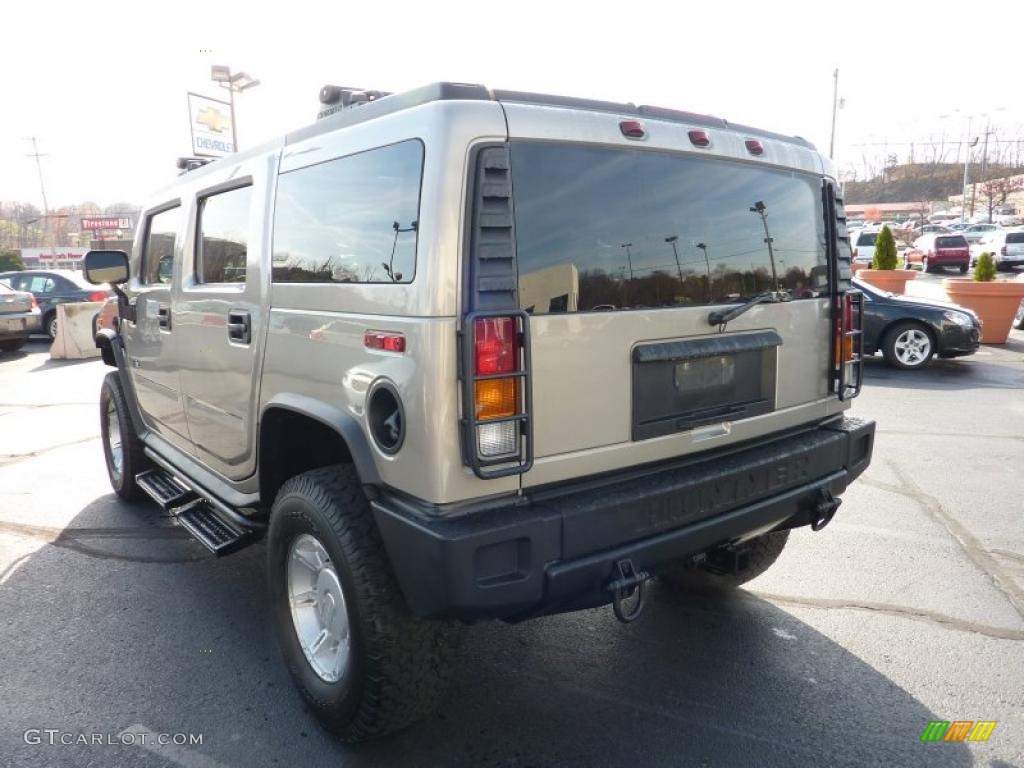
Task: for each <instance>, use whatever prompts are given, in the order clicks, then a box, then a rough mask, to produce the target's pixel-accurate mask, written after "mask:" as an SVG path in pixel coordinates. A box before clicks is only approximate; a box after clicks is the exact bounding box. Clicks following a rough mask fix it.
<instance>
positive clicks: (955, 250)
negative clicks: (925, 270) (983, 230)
mask: <svg viewBox="0 0 1024 768" xmlns="http://www.w3.org/2000/svg"><path fill="white" fill-rule="evenodd" d="M970 255H971V252H970V247H969V246H968V245H967V238H965V237H964V236H963V235H940V236H939V237H936V238H935V259H936V260H937V261H964V262H966V261H967V260H968V259H969V258H970Z"/></svg>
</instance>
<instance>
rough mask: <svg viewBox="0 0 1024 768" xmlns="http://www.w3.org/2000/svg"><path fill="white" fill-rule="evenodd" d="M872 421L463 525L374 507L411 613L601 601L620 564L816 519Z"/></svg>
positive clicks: (540, 501) (650, 565) (654, 564)
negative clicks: (826, 494)
mask: <svg viewBox="0 0 1024 768" xmlns="http://www.w3.org/2000/svg"><path fill="white" fill-rule="evenodd" d="M874 432H875V424H874V422H871V421H865V420H862V419H856V418H850V417H847V418H838V419H834V420H832V421H830V422H826V423H823V424H821V425H819V426H817V427H814V428H811V429H808V430H805V431H803V432H800V433H798V434H789V435H784V436H781V437H780V436H773V437H772V438H769V439H767V440H763V441H761V442H759V443H756V444H754V445H750V446H747V447H746V448H745V449H744V450H741V451H735V452H731V453H728V454H726V455H720V456H713V457H710V458H707V459H705V460H703V461H691V462H689V463H687V464H684V465H682V466H680V465H678V463H677V464H670V465H668V466H666V467H663V468H657V467H654V468H648V469H647V470H646V471H644V472H643V473H641V474H639V475H638V474H637V473H636V471H635V470H628V471H624V472H623V473H622V476H621V479H616V478H615V477H611V478H608V477H605V478H602V481H601V482H600V483H599V484H597V485H594V484H593V483H592V482H590V483H588V482H587V481H584V482H583V483H582V484H580V485H576V486H566V487H564V488H561V489H558V490H559V491H561V492H560V493H557V494H555V493H543V494H537V496H536V497H535V498H533V499H527V500H525V501H524V500H520V501H519V503H517V504H515V505H514V506H512V505H510V506H508V507H505V508H500V509H492V510H488V511H486V512H481V513H478V514H471V515H465V516H462V517H457V518H434V519H429V518H425V517H422V516H417V515H415V514H413V513H411V511H410V510H409V508H408V507H406V506H403V505H402V504H398V503H392V501H391V500H390V499H388V498H387V497H386V496H384V497H381V498H379V499H377V500H375V501H373V502H372V506H373V510H374V514H375V517H376V521H377V525H378V527H379V529H380V533H381V536H382V538H383V540H384V544H385V547H386V549H387V551H388V555H389V558H390V560H391V563H392V566H393V568H394V570H395V573H396V575H397V577H398V581H399V584H400V586H401V588H402V591H403V593H404V595H405V597H406V600H407V601H408V603H409V605H410V607H411V608H412V609H413V611H414V612H416V613H417V614H419V615H421V616H437V617H441V616H444V617H451V618H460V619H475V618H488V617H493V618H502V619H506V620H518V619H522V618H527V617H530V616H535V615H541V614H546V613H557V612H561V611H568V610H575V609H577V608H584V607H590V606H594V605H601V604H603V603H606V602H608V594H609V593H608V592H607V591H606V590H605V589H604V586H605V583H606V582H607V580H608V578H609V575H610V574H611V571H612V568H613V566H614V563H615V562H616V561H618V560H621V559H623V558H627V557H628V558H632V559H633V561H634V563H636V565H637V567H638V568H642V569H645V570H649V571H656V570H657V569H658V568H659V567H661V566H664V565H666V564H668V563H669V562H671V561H673V560H676V559H679V558H682V557H687V556H690V555H693V554H697V553H699V552H702V551H704V550H707V549H709V548H711V547H713V546H715V545H718V544H722V543H725V542H730V541H738V540H742V539H744V538H750V537H751V536H756V535H759V534H761V533H765V532H767V531H770V530H774V529H783V528H792V527H797V526H801V525H807V524H808V523H810V522H811V518H812V514H813V512H812V511H813V509H814V506H815V505H816V504H817V503H818V501H819V500H820V499H821V498H822V494H823V492H825V491H828V492H829V493H831V494H832V495H834V496H838V495H839V494H841V493H842V492H843V491H844V490H845V489H846V487H847V485H848V484H849V483H850V482H851V481H852V480H853V479H854V478H855V477H857V476H858V475H859V474H860V473H861V472H863V471H864V469H865V468H866V467H867V466H868V464H869V463H870V461H871V453H872V449H873V442H874Z"/></svg>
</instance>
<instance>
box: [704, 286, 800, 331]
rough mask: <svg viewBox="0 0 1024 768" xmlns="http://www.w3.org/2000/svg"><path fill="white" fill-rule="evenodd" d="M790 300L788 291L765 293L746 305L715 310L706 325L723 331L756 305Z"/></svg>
mask: <svg viewBox="0 0 1024 768" xmlns="http://www.w3.org/2000/svg"><path fill="white" fill-rule="evenodd" d="M790 298H792V297H791V296H790V295H789V291H765V292H764V293H759V294H758V295H757V296H755V297H754V298H752V299H750V300H749V301H748V302H747V303H746V304H740V305H739V306H738V307H733V308H732V309H725V310H723V309H716V310H715V311H714V312H712V313H711V314H709V315H708V325H719V326H722V329H723V330H724V328H725V326H726V325H727V324H728V323H729V321H731V320H735V319H736V318H737V317H739V316H740V315H742V314H743V313H744V312H746V311H747V310H748V309H751V308H753V307H756V306H757V305H758V304H776V303H778V302H780V301H789V300H790Z"/></svg>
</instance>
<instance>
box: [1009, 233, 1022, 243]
mask: <svg viewBox="0 0 1024 768" xmlns="http://www.w3.org/2000/svg"><path fill="white" fill-rule="evenodd" d="M1006 242H1008V243H1014V244H1015V245H1016V244H1019V243H1024V232H1007V233H1006Z"/></svg>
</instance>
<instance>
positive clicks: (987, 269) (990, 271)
mask: <svg viewBox="0 0 1024 768" xmlns="http://www.w3.org/2000/svg"><path fill="white" fill-rule="evenodd" d="M995 279H996V261H995V259H993V258H992V254H991V253H989V252H988V251H985V253H983V254H981V256H979V257H978V263H977V264H976V265H975V266H974V280H975V282H978V283H989V282H991V281H993V280H995Z"/></svg>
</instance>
